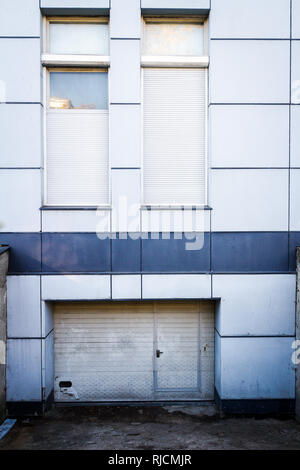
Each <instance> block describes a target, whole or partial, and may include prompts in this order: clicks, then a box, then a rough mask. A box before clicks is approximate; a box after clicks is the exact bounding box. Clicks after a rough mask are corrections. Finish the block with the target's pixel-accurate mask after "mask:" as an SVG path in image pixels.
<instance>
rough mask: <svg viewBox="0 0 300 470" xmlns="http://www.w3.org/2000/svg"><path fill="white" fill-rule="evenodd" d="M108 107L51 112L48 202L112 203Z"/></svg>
mask: <svg viewBox="0 0 300 470" xmlns="http://www.w3.org/2000/svg"><path fill="white" fill-rule="evenodd" d="M108 181H109V178H108V110H97V111H92V112H91V111H90V110H89V111H84V110H76V111H72V110H66V111H63V110H59V111H55V110H49V111H48V112H47V203H48V204H50V205H75V206H76V205H100V204H107V203H108Z"/></svg>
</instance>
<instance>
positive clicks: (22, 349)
mask: <svg viewBox="0 0 300 470" xmlns="http://www.w3.org/2000/svg"><path fill="white" fill-rule="evenodd" d="M41 349H42V348H41V340H39V339H9V340H8V341H7V368H6V400H7V401H40V400H41V399H42V382H41V377H42V374H41Z"/></svg>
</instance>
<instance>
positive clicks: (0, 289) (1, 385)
mask: <svg viewBox="0 0 300 470" xmlns="http://www.w3.org/2000/svg"><path fill="white" fill-rule="evenodd" d="M7 269H8V252H7V251H5V252H3V253H1V251H0V423H1V422H2V420H3V419H4V418H5V409H6V406H5V375H6V374H5V367H6V273H7Z"/></svg>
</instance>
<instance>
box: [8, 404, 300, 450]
mask: <svg viewBox="0 0 300 470" xmlns="http://www.w3.org/2000/svg"><path fill="white" fill-rule="evenodd" d="M4 449H7V450H16V449H31V450H39V449H42V450H54V449H57V450H63V449H74V450H75V449H76V450H77V449H85V450H144V449H145V450H198V449H219V450H224V449H268V450H269V449H300V423H297V422H296V421H294V420H293V419H285V420H283V419H280V420H279V419H274V418H266V419H255V418H223V419H220V417H219V416H218V415H217V414H216V411H215V409H214V407H213V406H206V407H204V406H202V407H197V406H186V407H176V406H172V407H163V408H162V407H93V408H56V409H54V410H52V411H50V412H49V413H47V415H46V416H45V417H44V418H30V419H23V420H18V422H17V424H16V425H15V426H14V428H13V429H12V430H11V431H10V433H9V434H8V435H7V436H6V437H5V438H4V439H3V440H1V441H0V450H4Z"/></svg>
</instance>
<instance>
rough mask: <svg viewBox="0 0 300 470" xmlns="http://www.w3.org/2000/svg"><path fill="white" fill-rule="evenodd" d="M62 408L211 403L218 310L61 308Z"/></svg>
mask: <svg viewBox="0 0 300 470" xmlns="http://www.w3.org/2000/svg"><path fill="white" fill-rule="evenodd" d="M54 332H55V399H56V401H58V402H69V401H70V402H72V401H77V402H78V401H79V402H98V401H99V402H101V401H147V400H149V401H153V400H176V399H177V400H181V399H191V400H193V399H197V400H199V399H203V400H210V399H213V394H214V308H213V303H211V302H205V301H191V302H180V301H176V302H112V303H108V302H103V303H101V302H96V303H93V302H89V303H57V304H56V305H55V308H54Z"/></svg>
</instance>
